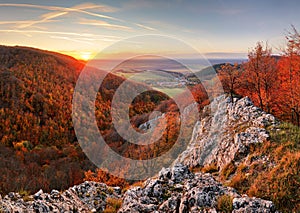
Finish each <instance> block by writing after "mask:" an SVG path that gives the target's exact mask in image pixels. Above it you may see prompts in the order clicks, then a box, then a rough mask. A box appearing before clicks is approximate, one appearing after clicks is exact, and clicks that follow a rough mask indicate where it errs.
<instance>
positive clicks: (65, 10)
mask: <svg viewBox="0 0 300 213" xmlns="http://www.w3.org/2000/svg"><path fill="white" fill-rule="evenodd" d="M0 7H22V8H37V9H44V10H50V11H55V12H50V13H45V14H43V15H42V16H41V17H39V19H37V20H28V21H27V23H26V24H21V25H20V26H18V28H26V27H30V26H33V25H35V24H41V23H45V22H48V21H49V20H52V19H54V18H58V17H61V16H64V15H67V14H69V13H72V12H76V13H82V14H87V15H90V16H94V17H98V18H104V19H110V20H116V21H120V22H124V21H123V20H120V19H117V18H114V17H112V16H108V15H103V14H99V13H94V12H90V11H88V9H97V10H100V11H102V12H108V11H109V12H114V11H116V10H117V9H116V8H113V7H110V6H106V5H98V4H90V3H89V4H80V5H75V6H74V7H58V6H45V5H36V4H11V3H0Z"/></svg>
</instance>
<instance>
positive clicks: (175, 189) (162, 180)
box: [0, 96, 278, 213]
mask: <svg viewBox="0 0 300 213" xmlns="http://www.w3.org/2000/svg"><path fill="white" fill-rule="evenodd" d="M203 115H204V117H203V119H201V121H198V122H197V124H196V125H195V127H194V130H193V135H192V139H191V141H190V144H189V146H188V147H187V150H186V151H185V152H183V153H182V154H181V155H180V156H179V157H178V159H177V160H176V162H175V163H174V164H173V166H172V167H171V168H163V169H162V170H161V171H160V173H159V174H158V176H157V177H153V178H150V179H148V180H146V181H145V182H144V183H143V184H141V186H139V187H133V188H131V189H129V190H127V191H126V192H125V193H124V194H122V193H121V190H120V188H118V187H114V188H113V187H108V186H106V185H105V184H103V183H95V182H85V183H83V184H81V185H78V186H74V187H71V188H69V189H68V190H66V191H64V192H58V191H56V190H53V191H52V192H51V193H50V194H47V193H43V192H42V191H39V192H37V193H36V194H35V195H32V196H25V197H24V196H23V197H22V196H21V195H19V194H18V193H9V194H8V195H6V196H5V197H4V198H0V212H26V211H27V212H91V211H92V212H102V211H103V210H104V209H105V208H106V206H107V199H108V198H113V199H122V200H123V203H122V206H121V208H120V209H119V212H121V213H125V212H182V213H184V212H222V211H225V210H226V211H227V212H229V211H232V212H275V207H274V205H273V203H272V202H271V201H266V200H262V199H259V198H250V197H248V196H246V195H240V194H239V193H238V192H237V191H236V190H235V189H233V188H230V187H225V186H224V185H222V184H221V183H220V182H218V181H217V180H216V179H215V178H214V177H213V176H212V175H211V174H208V173H192V172H191V171H190V170H189V169H188V168H190V167H191V168H193V167H198V166H208V165H211V164H215V165H216V166H217V167H218V169H222V168H224V166H226V165H227V164H228V163H234V164H239V163H241V162H246V161H247V158H248V154H249V149H250V148H251V145H252V144H256V143H263V142H264V141H266V140H268V138H269V133H268V129H276V127H277V125H278V122H277V121H276V119H275V118H274V116H272V115H270V114H267V113H265V112H263V111H262V110H260V109H259V108H257V107H255V106H254V105H253V104H252V102H251V100H250V99H249V98H247V97H245V98H242V99H239V100H237V99H235V101H234V103H231V102H230V99H229V98H226V97H225V96H221V97H219V98H217V99H215V100H214V101H213V102H212V103H211V105H210V107H206V108H205V109H204V111H203ZM255 160H256V161H262V163H266V162H267V163H268V159H264V158H263V157H262V158H261V159H255ZM269 163H270V162H269ZM222 199H225V201H224V200H223V201H222ZM226 202H227V203H226ZM228 203H229V205H227V207H228V208H227V207H226V208H227V209H225V210H224V209H222V208H225V207H224V206H223V207H222V205H225V206H226V204H228Z"/></svg>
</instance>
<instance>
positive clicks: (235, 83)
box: [218, 63, 241, 102]
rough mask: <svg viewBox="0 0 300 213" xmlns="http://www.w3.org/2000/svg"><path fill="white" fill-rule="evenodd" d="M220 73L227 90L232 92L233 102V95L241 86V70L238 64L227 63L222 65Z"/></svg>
mask: <svg viewBox="0 0 300 213" xmlns="http://www.w3.org/2000/svg"><path fill="white" fill-rule="evenodd" d="M218 74H219V77H220V80H221V82H222V85H223V88H224V90H225V92H228V93H229V94H230V98H231V102H233V95H234V94H235V93H236V89H238V88H239V86H240V76H241V71H240V70H239V66H238V64H234V65H232V64H229V63H226V64H225V65H222V66H221V68H220V70H219V71H218Z"/></svg>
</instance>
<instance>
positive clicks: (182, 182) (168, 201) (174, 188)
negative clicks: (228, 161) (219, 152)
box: [119, 164, 275, 213]
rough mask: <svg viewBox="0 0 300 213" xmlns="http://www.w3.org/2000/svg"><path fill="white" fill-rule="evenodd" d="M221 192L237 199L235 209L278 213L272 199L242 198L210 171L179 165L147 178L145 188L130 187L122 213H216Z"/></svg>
mask: <svg viewBox="0 0 300 213" xmlns="http://www.w3.org/2000/svg"><path fill="white" fill-rule="evenodd" d="M222 195H229V196H231V197H233V198H234V199H233V204H232V205H233V209H234V211H235V212H253V213H254V212H275V208H274V205H273V203H272V202H271V201H265V200H262V199H257V198H249V197H246V196H244V197H242V196H241V195H239V194H238V193H237V192H236V191H235V190H234V189H233V188H231V187H225V186H223V185H222V184H221V183H219V182H217V181H216V180H215V179H214V178H213V176H212V175H211V174H208V173H206V174H204V173H197V174H192V173H191V172H190V171H189V170H188V168H187V167H186V166H183V165H180V164H179V165H175V167H172V168H166V169H162V170H161V171H160V173H159V175H158V177H157V178H151V179H148V180H147V181H145V183H144V186H143V187H134V188H132V189H129V190H128V191H127V192H126V193H125V194H124V198H123V205H122V207H121V209H120V210H119V213H125V212H126V213H127V212H128V213H129V212H157V213H159V212H180V213H185V212H217V210H216V206H217V200H218V198H219V197H220V196H222ZM244 210H245V211H244Z"/></svg>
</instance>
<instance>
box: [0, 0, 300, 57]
mask: <svg viewBox="0 0 300 213" xmlns="http://www.w3.org/2000/svg"><path fill="white" fill-rule="evenodd" d="M299 11H300V3H299V2H298V1H296V0H291V1H282V0H280V1H279V0H273V1H263V0H261V1H247V0H245V1H241V0H239V1H233V0H226V1H225V0H215V1H209V0H198V1H196V0H195V1H193V0H186V1H185V0H164V1H161V0H114V1H112V0H98V1H96V0H91V1H88V2H87V1H80V0H72V1H56V0H50V1H38V0H31V1H16V0H10V1H8V0H6V1H5V0H0V44H1V45H10V46H14V45H21V46H30V47H36V48H40V49H46V50H51V51H58V52H61V53H65V54H68V55H72V56H74V57H76V58H79V59H84V60H87V59H89V58H90V57H92V56H93V55H96V54H98V53H99V52H101V51H102V50H103V49H105V48H107V47H109V46H110V45H112V44H114V43H116V42H118V41H122V40H123V39H127V38H131V37H134V36H141V35H162V36H170V37H172V38H176V39H178V40H180V41H184V42H185V43H187V44H188V45H190V46H192V47H193V48H195V49H196V50H197V51H198V52H200V53H201V54H205V55H206V56H207V57H209V58H220V57H221V58H222V57H223V58H238V57H246V55H247V52H248V51H249V50H251V49H252V48H254V47H255V45H256V43H257V42H258V41H263V42H268V45H269V46H270V47H272V49H273V52H274V53H279V52H280V49H281V48H283V47H284V45H285V35H286V34H287V32H288V31H291V25H294V26H295V27H296V28H297V29H299V28H300V23H299V20H300V13H299ZM158 46H159V45H158ZM145 48H146V47H145ZM124 51H125V50H124ZM126 51H130V50H129V49H128V50H126ZM153 51H154V50H153ZM155 51H158V52H159V51H161V50H159V48H157V50H155ZM155 51H154V52H155ZM176 51H177V52H176V54H179V55H180V54H181V55H185V54H187V53H185V52H180V50H178V49H177V50H176Z"/></svg>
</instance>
